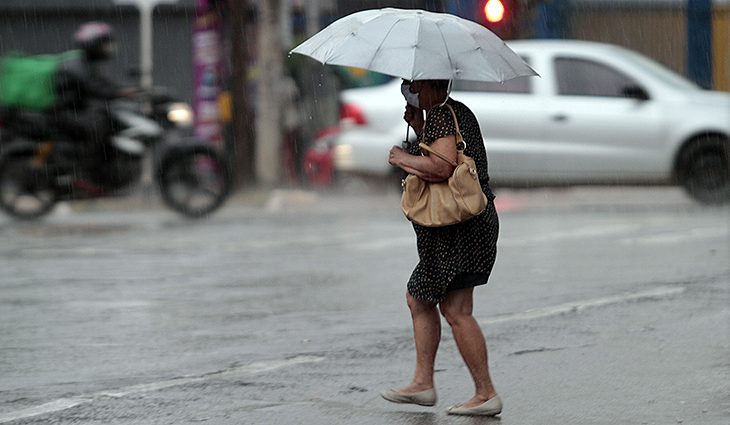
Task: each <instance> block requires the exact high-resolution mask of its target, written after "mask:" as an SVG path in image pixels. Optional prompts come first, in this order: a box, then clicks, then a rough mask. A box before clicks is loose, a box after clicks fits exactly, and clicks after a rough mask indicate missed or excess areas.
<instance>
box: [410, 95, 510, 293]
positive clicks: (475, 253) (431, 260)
mask: <svg viewBox="0 0 730 425" xmlns="http://www.w3.org/2000/svg"><path fill="white" fill-rule="evenodd" d="M447 102H448V104H449V105H451V107H452V108H453V109H454V112H455V113H456V117H457V119H458V121H459V127H460V129H461V134H462V136H463V137H464V140H465V141H466V144H467V147H466V150H465V152H464V153H465V154H466V155H467V156H470V157H472V158H473V159H474V162H475V163H476V166H477V171H478V173H479V181H480V182H481V185H482V190H483V191H484V193H485V194H486V195H487V199H488V202H487V208H486V210H485V211H484V212H483V213H482V214H480V215H479V216H477V217H474V218H473V219H471V220H468V221H466V222H463V223H459V224H455V225H452V226H445V227H423V226H419V225H417V224H415V223H413V228H414V230H415V232H416V245H417V248H418V258H419V260H420V261H419V263H418V265H416V268H415V270H413V274H411V278H410V280H409V281H408V292H409V293H410V294H411V295H412V296H413V297H414V298H416V299H418V300H422V301H429V302H433V303H439V302H441V301H443V300H444V298H445V297H446V294H447V293H448V291H450V290H453V289H461V288H469V287H474V286H478V285H484V284H486V283H487V280H488V279H489V275H490V273H491V272H492V267H493V266H494V261H495V259H496V257H497V237H498V234H499V219H498V217H497V211H496V210H495V208H494V194H493V193H492V191H491V189H490V188H489V173H488V167H487V152H486V149H485V148H484V143H483V139H482V134H481V131H480V129H479V123H478V122H477V119H476V117H475V116H474V114H473V113H472V112H471V110H470V109H469V108H467V107H466V105H464V104H463V103H460V102H457V101H455V100H453V99H451V98H449V99H448V100H447ZM454 134H456V127H455V125H454V119H453V117H452V115H451V112H450V111H449V109H448V108H447V107H446V106H436V107H434V108H432V109H431V110H430V111H429V112H428V116H427V118H426V127H425V129H424V131H423V134H422V140H421V141H423V142H424V143H426V144H428V145H430V144H431V143H433V142H434V141H435V140H437V139H439V138H441V137H445V136H449V135H454ZM408 151H409V153H410V154H412V155H420V154H421V151H420V149H419V148H418V143H414V144H413V145H412V146H411V147H410V148H409V149H408Z"/></svg>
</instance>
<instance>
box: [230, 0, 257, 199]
mask: <svg viewBox="0 0 730 425" xmlns="http://www.w3.org/2000/svg"><path fill="white" fill-rule="evenodd" d="M228 4H229V7H230V11H231V18H232V22H231V38H232V42H231V68H232V69H231V74H232V75H231V77H232V81H231V97H232V101H233V146H232V152H233V154H234V160H235V164H236V167H235V168H236V179H237V180H238V183H240V184H242V185H244V186H249V185H252V184H253V183H254V181H255V179H256V176H255V173H254V165H255V161H254V155H255V149H254V133H253V131H252V120H251V111H250V109H249V101H248V90H247V88H248V78H247V77H248V50H247V47H246V27H247V24H248V13H249V6H248V1H247V0H236V1H231V2H229V3H228Z"/></svg>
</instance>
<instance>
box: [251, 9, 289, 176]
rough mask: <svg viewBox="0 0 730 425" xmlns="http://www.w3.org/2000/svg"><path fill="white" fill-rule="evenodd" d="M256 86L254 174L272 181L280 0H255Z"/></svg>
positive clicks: (276, 154)
mask: <svg viewBox="0 0 730 425" xmlns="http://www.w3.org/2000/svg"><path fill="white" fill-rule="evenodd" d="M258 7H259V14H258V33H259V37H258V49H257V50H258V55H259V58H258V69H259V73H258V87H257V92H258V93H257V96H256V177H257V180H258V182H259V183H262V184H264V185H269V186H272V185H275V184H277V183H279V178H280V175H281V172H280V170H281V154H280V151H281V138H282V131H281V111H280V109H281V102H280V101H279V98H280V96H279V90H278V89H277V83H278V82H279V81H281V78H282V74H283V72H282V68H283V66H282V62H283V57H282V56H283V54H282V49H281V31H280V30H279V17H280V14H279V10H280V9H279V8H280V7H281V0H267V1H262V2H259V3H258Z"/></svg>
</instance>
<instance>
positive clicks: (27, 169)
mask: <svg viewBox="0 0 730 425" xmlns="http://www.w3.org/2000/svg"><path fill="white" fill-rule="evenodd" d="M57 201H58V192H57V191H56V188H55V187H54V185H53V177H52V176H51V175H50V174H49V173H48V169H47V168H45V167H43V166H38V165H35V164H33V156H32V154H27V155H13V156H11V157H7V158H4V159H3V160H2V161H0V208H2V209H3V210H4V211H5V212H6V213H8V214H9V215H11V216H12V217H15V218H18V219H22V220H34V219H37V218H40V217H42V216H44V215H46V214H48V213H49V212H51V210H53V207H54V206H55V205H56V202H57Z"/></svg>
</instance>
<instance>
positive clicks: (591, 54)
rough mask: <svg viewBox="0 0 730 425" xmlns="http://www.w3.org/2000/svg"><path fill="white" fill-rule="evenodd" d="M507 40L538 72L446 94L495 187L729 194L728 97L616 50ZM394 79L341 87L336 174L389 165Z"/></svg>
mask: <svg viewBox="0 0 730 425" xmlns="http://www.w3.org/2000/svg"><path fill="white" fill-rule="evenodd" d="M509 45H510V47H511V48H512V49H513V50H515V51H516V52H517V53H518V54H520V55H521V56H522V57H523V58H524V59H525V60H526V61H527V62H528V63H529V64H530V65H531V66H532V67H533V68H534V69H535V70H537V72H539V73H540V75H541V76H540V77H539V78H538V77H522V78H518V79H514V80H511V81H507V82H504V83H484V82H470V81H455V82H454V85H453V91H452V94H451V96H452V97H453V98H454V99H456V100H459V101H461V102H463V103H465V104H466V105H467V106H469V107H470V108H471V109H472V111H474V113H475V114H476V116H477V118H478V120H479V124H480V126H481V129H482V134H483V137H484V143H485V146H486V147H487V153H488V156H489V171H490V176H491V178H492V181H493V183H494V184H495V185H521V186H524V185H532V186H534V185H541V186H544V185H556V184H560V185H565V184H681V185H682V186H684V188H685V189H686V190H687V192H688V193H689V194H690V195H691V196H692V197H694V198H695V199H697V200H698V201H701V202H703V203H710V204H714V203H725V202H729V201H730V159H729V157H730V94H728V93H722V92H715V91H708V90H703V89H701V88H699V87H698V86H696V85H695V84H693V83H692V82H690V81H688V80H687V79H685V78H684V77H682V76H680V75H678V74H676V73H674V72H673V71H670V70H669V69H667V68H665V67H664V66H662V65H660V64H658V63H657V62H654V61H653V60H651V59H649V58H647V57H645V56H642V55H640V54H638V53H636V52H633V51H630V50H627V49H625V48H622V47H618V46H614V45H609V44H602V43H595V42H584V41H569V40H524V41H513V42H510V43H509ZM400 83H401V80H400V79H394V80H392V81H391V82H388V83H386V84H384V85H381V86H377V87H368V88H359V89H352V90H346V91H343V92H342V94H341V102H342V118H343V119H342V131H341V132H340V133H339V135H338V136H337V137H336V139H335V143H334V147H333V149H334V161H335V168H336V170H337V171H338V172H340V173H368V174H381V175H382V174H387V173H391V172H393V171H394V170H393V168H392V167H391V166H390V165H388V162H387V157H388V151H389V149H390V147H391V146H393V145H400V144H401V143H402V141H403V140H404V137H405V135H406V124H405V122H404V121H403V118H402V117H403V110H404V105H405V103H404V100H403V98H402V96H401V93H400V89H399V85H400ZM411 135H412V132H411Z"/></svg>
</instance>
